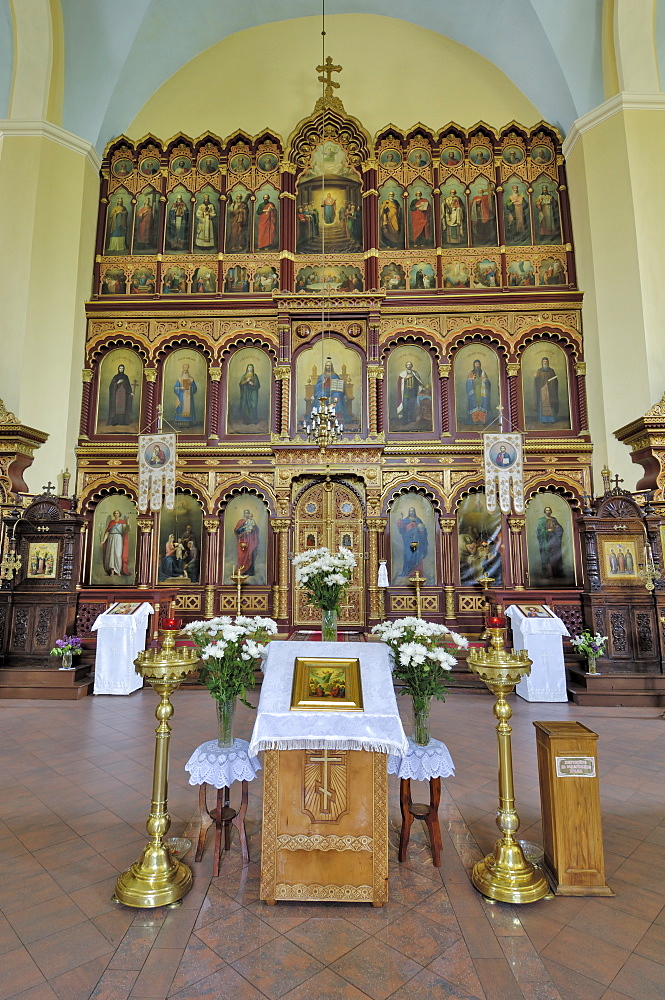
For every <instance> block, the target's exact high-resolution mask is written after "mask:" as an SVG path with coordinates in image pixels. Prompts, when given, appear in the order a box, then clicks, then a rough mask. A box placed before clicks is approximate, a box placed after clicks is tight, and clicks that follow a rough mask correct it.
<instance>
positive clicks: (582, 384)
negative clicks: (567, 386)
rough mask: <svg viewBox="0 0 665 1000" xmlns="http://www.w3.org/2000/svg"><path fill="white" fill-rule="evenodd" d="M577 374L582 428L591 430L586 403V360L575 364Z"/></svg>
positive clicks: (578, 403)
mask: <svg viewBox="0 0 665 1000" xmlns="http://www.w3.org/2000/svg"><path fill="white" fill-rule="evenodd" d="M575 375H576V376H577V405H578V408H579V414H580V430H581V431H588V430H589V415H588V413H587V405H586V361H578V362H576V364H575Z"/></svg>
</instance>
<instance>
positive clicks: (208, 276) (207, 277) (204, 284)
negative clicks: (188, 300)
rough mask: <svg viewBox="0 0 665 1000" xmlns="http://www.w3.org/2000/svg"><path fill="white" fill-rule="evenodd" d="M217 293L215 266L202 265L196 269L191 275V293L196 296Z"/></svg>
mask: <svg viewBox="0 0 665 1000" xmlns="http://www.w3.org/2000/svg"><path fill="white" fill-rule="evenodd" d="M216 291H217V266H216V265H215V267H209V266H208V265H207V264H204V265H203V266H202V267H197V268H196V270H195V271H194V274H193V275H192V292H194V293H195V294H196V295H201V294H203V293H209V292H216Z"/></svg>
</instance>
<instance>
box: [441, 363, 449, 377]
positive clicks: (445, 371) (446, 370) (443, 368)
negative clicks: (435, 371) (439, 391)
mask: <svg viewBox="0 0 665 1000" xmlns="http://www.w3.org/2000/svg"><path fill="white" fill-rule="evenodd" d="M451 368H452V365H439V377H440V378H449V377H450V369H451Z"/></svg>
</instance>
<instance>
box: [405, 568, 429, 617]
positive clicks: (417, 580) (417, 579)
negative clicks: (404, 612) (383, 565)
mask: <svg viewBox="0 0 665 1000" xmlns="http://www.w3.org/2000/svg"><path fill="white" fill-rule="evenodd" d="M409 583H412V584H413V585H414V587H415V588H416V617H417V618H422V616H423V599H422V596H421V593H420V588H421V587H422V585H423V584H424V583H427V580H426V579H425V577H424V576H421V575H420V570H417V571H416V575H415V576H412V577H410V579H409Z"/></svg>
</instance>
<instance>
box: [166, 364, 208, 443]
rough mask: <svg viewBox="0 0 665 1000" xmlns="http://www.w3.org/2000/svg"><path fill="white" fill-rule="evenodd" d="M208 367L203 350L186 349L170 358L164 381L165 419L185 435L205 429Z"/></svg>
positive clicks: (199, 432)
mask: <svg viewBox="0 0 665 1000" xmlns="http://www.w3.org/2000/svg"><path fill="white" fill-rule="evenodd" d="M207 383H208V368H207V365H206V361H205V358H204V357H203V355H202V354H201V353H200V352H199V351H194V350H190V349H189V348H184V349H182V350H179V351H174V352H173V354H170V355H169V356H168V358H167V359H166V363H165V365H164V375H163V382H162V403H163V405H164V420H165V421H167V422H168V423H169V424H170V425H171V426H172V427H173V428H175V430H176V431H180V433H184V434H202V433H203V431H204V429H205V412H206V387H207Z"/></svg>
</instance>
